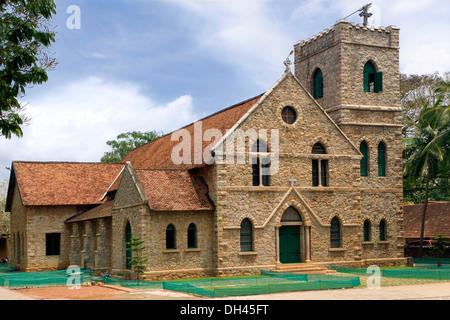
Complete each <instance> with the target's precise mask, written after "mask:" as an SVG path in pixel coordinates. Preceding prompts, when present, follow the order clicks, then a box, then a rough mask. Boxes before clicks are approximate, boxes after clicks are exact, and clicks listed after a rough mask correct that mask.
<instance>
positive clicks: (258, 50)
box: [170, 0, 294, 88]
mask: <svg viewBox="0 0 450 320" xmlns="http://www.w3.org/2000/svg"><path fill="white" fill-rule="evenodd" d="M170 2H172V3H173V4H174V5H177V6H180V7H182V8H184V9H186V10H188V11H190V13H191V14H193V15H195V17H196V19H200V20H201V21H202V23H201V24H199V25H198V26H197V28H198V30H197V31H198V33H197V37H196V43H197V46H198V50H199V52H202V53H208V55H209V57H211V58H212V59H215V60H216V61H220V62H224V63H227V64H229V65H230V67H232V68H235V69H239V70H241V72H240V73H241V74H242V73H247V74H249V75H250V78H251V80H252V81H254V82H255V83H258V84H260V85H261V86H262V87H264V88H268V87H270V86H271V85H272V82H273V80H274V79H273V78H272V76H271V75H272V74H277V75H281V74H282V72H283V71H284V66H283V61H284V59H285V58H286V57H287V55H288V54H289V52H290V50H291V49H292V47H293V45H294V41H293V39H291V38H290V37H289V33H288V32H286V30H285V27H286V25H285V21H283V20H282V19H279V18H275V17H274V12H273V11H272V10H271V9H273V8H271V7H270V6H269V3H270V2H271V1H268V0H259V1H233V2H232V3H231V4H230V2H229V1H198V0H170ZM242 71H243V72H242ZM268 79H270V80H269V82H267V80H268Z"/></svg>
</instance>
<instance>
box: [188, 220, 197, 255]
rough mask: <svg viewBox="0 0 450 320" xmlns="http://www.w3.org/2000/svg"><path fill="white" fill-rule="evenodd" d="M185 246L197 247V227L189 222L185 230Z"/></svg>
mask: <svg viewBox="0 0 450 320" xmlns="http://www.w3.org/2000/svg"><path fill="white" fill-rule="evenodd" d="M187 247H188V248H189V249H193V248H197V227H196V226H195V224H194V223H191V224H190V225H189V227H188V230H187Z"/></svg>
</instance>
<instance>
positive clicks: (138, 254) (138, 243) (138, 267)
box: [127, 238, 149, 280]
mask: <svg viewBox="0 0 450 320" xmlns="http://www.w3.org/2000/svg"><path fill="white" fill-rule="evenodd" d="M143 243H144V240H141V238H132V239H131V241H130V242H127V245H129V246H130V247H129V248H127V250H130V251H131V252H132V256H131V260H130V264H131V267H132V268H133V269H134V271H135V272H136V277H137V279H138V280H140V278H141V274H143V273H144V272H145V270H147V262H148V257H149V256H148V255H142V251H143V250H145V249H146V248H147V247H143V246H142V244H143Z"/></svg>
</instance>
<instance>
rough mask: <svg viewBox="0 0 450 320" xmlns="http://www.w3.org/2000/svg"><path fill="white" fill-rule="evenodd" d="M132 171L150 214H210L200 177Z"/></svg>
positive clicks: (177, 172) (208, 199)
mask: <svg viewBox="0 0 450 320" xmlns="http://www.w3.org/2000/svg"><path fill="white" fill-rule="evenodd" d="M135 171H136V175H137V177H138V179H139V181H140V183H141V185H142V187H143V188H144V191H145V194H146V196H147V198H148V202H149V207H150V208H151V209H152V210H155V211H183V210H186V211H197V210H214V205H213V203H212V201H211V200H210V198H209V196H208V186H207V184H206V182H205V181H204V180H203V178H202V177H200V176H197V175H195V174H193V173H191V172H189V171H187V170H151V169H150V170H139V169H136V170H135Z"/></svg>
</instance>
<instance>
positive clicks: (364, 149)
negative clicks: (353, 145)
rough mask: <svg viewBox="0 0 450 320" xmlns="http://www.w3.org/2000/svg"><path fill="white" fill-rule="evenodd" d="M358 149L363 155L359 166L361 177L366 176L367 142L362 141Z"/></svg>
mask: <svg viewBox="0 0 450 320" xmlns="http://www.w3.org/2000/svg"><path fill="white" fill-rule="evenodd" d="M359 150H360V151H361V153H362V155H363V157H362V158H361V162H360V167H361V177H367V175H368V157H367V153H368V150H367V143H365V142H364V141H363V142H361V144H360V146H359Z"/></svg>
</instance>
